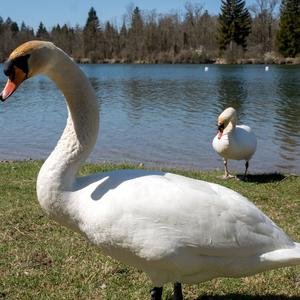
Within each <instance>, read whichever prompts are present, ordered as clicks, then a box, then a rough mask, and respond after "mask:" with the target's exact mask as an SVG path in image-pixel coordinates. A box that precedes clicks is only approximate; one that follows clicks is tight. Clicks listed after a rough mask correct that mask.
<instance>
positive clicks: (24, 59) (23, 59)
mask: <svg viewBox="0 0 300 300" xmlns="http://www.w3.org/2000/svg"><path fill="white" fill-rule="evenodd" d="M29 57H30V54H27V55H23V56H19V57H16V58H14V59H8V60H7V61H5V62H4V64H3V71H4V74H5V75H6V76H10V77H12V79H13V78H14V77H15V68H14V66H16V67H17V68H19V69H20V70H22V71H23V72H24V73H25V74H26V75H27V74H28V72H29V69H28V58H29Z"/></svg>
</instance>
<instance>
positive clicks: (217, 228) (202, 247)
mask: <svg viewBox="0 0 300 300" xmlns="http://www.w3.org/2000/svg"><path fill="white" fill-rule="evenodd" d="M4 73H5V74H6V75H7V76H8V77H9V79H8V82H7V84H6V86H5V87H4V90H3V92H2V94H1V96H0V98H1V100H3V101H4V100H5V99H7V98H8V97H9V96H10V95H11V94H12V93H13V92H14V91H15V90H16V88H17V86H18V85H20V83H21V82H22V81H24V80H25V79H27V78H29V77H32V76H34V75H37V74H45V75H47V76H49V77H50V78H51V79H52V80H53V81H54V82H55V83H56V84H57V86H58V87H59V88H60V90H61V91H62V92H63V94H64V96H65V98H66V101H67V106H68V113H69V116H68V120H67V125H66V128H65V130H64V132H63V134H62V136H61V138H60V140H59V142H58V144H57V146H56V147H55V149H54V151H53V152H52V153H51V155H50V156H49V158H48V159H47V160H46V162H45V163H44V165H43V166H42V168H41V170H40V173H39V175H38V180H37V196H38V200H39V202H40V205H41V206H42V208H43V209H44V210H45V211H46V213H47V214H48V215H49V216H51V217H52V218H54V219H55V220H56V221H58V222H59V223H61V224H63V225H65V226H67V227H69V228H71V229H73V230H75V231H77V232H79V233H81V234H83V235H84V236H85V237H86V238H87V239H88V240H89V241H91V242H92V243H94V244H96V245H97V246H99V247H100V248H101V250H102V251H103V252H104V253H107V254H108V255H110V256H112V257H114V258H116V259H118V260H120V261H122V262H124V263H126V264H129V265H132V266H134V267H136V268H138V269H141V270H144V271H145V272H146V273H147V274H148V275H149V277H150V278H151V280H152V281H153V285H154V286H155V287H154V288H153V290H152V291H151V299H155V300H158V299H161V294H162V286H163V284H164V283H167V282H173V283H174V287H175V288H174V292H175V299H182V293H181V284H180V283H197V282H203V281H206V280H210V279H212V278H215V277H224V276H226V277H228V276H230V277H240V276H246V275H251V274H254V273H257V272H261V271H264V270H268V269H273V268H278V267H283V266H291V265H296V264H300V244H298V243H295V242H293V241H292V240H291V239H290V238H289V237H288V236H287V235H286V234H285V233H284V232H283V231H282V230H281V229H280V228H279V227H278V226H276V225H275V224H274V223H273V222H272V221H271V220H270V219H269V218H268V217H267V216H265V215H264V214H263V213H262V212H261V211H260V210H259V209H258V208H257V207H256V206H255V205H253V204H252V203H251V202H249V201H248V200H247V199H246V198H244V197H243V196H241V195H240V194H238V193H236V192H234V191H232V190H230V189H228V188H225V187H222V186H220V185H217V184H213V183H209V182H205V181H200V180H194V179H191V178H187V177H183V176H179V175H175V174H170V173H163V172H158V171H144V170H120V171H113V172H107V173H99V174H93V175H90V176H87V177H76V173H77V171H78V169H79V167H80V165H81V164H82V163H83V162H84V161H85V159H86V157H87V156H88V155H89V153H90V152H91V150H92V148H93V146H94V144H95V140H96V137H97V132H98V121H99V116H98V107H97V104H96V99H95V94H94V91H93V88H92V87H91V85H90V83H89V81H88V80H87V78H86V77H85V75H84V74H83V72H82V71H81V70H80V69H79V68H78V66H77V65H76V64H75V63H74V62H73V61H72V59H70V57H68V56H67V55H66V54H65V53H64V52H63V51H62V50H60V49H59V48H57V47H56V46H55V45H53V44H52V43H49V42H42V41H32V42H27V43H25V44H23V45H21V46H20V47H19V48H17V49H16V50H15V51H13V52H12V54H11V55H10V57H9V59H8V60H7V61H6V62H5V64H4Z"/></svg>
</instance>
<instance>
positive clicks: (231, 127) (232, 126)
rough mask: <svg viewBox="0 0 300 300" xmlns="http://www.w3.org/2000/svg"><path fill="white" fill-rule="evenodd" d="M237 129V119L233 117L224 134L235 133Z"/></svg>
mask: <svg viewBox="0 0 300 300" xmlns="http://www.w3.org/2000/svg"><path fill="white" fill-rule="evenodd" d="M235 127H236V117H235V116H233V117H232V118H231V119H230V122H229V123H228V125H227V126H226V127H225V128H224V131H223V134H230V133H232V132H234V130H235Z"/></svg>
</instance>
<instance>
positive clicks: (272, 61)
mask: <svg viewBox="0 0 300 300" xmlns="http://www.w3.org/2000/svg"><path fill="white" fill-rule="evenodd" d="M73 59H74V61H75V62H76V63H78V64H107V65H115V64H120V65H124V64H133V65H160V64H161V65H182V64H190V65H204V64H207V65H300V57H295V58H292V57H287V58H282V57H268V58H261V59H260V58H241V59H237V60H236V61H235V62H228V61H226V59H224V58H215V59H203V60H202V59H200V60H199V61H176V60H173V61H164V60H162V61H160V60H158V59H154V60H146V59H145V60H135V61H129V60H126V59H119V58H111V59H100V60H96V61H92V60H91V59H89V58H73Z"/></svg>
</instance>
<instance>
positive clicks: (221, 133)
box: [218, 130, 223, 139]
mask: <svg viewBox="0 0 300 300" xmlns="http://www.w3.org/2000/svg"><path fill="white" fill-rule="evenodd" d="M222 135H223V132H222V131H220V130H218V139H220V138H221V137H222Z"/></svg>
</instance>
